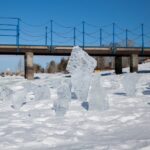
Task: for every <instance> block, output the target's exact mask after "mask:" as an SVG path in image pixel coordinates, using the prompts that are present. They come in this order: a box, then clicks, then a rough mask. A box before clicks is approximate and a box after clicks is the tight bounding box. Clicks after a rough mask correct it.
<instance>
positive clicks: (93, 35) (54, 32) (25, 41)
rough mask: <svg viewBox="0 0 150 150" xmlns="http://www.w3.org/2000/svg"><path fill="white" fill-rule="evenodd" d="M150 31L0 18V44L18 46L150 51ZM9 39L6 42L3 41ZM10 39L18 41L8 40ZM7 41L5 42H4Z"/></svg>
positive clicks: (139, 26)
mask: <svg viewBox="0 0 150 150" xmlns="http://www.w3.org/2000/svg"><path fill="white" fill-rule="evenodd" d="M148 30H149V31H150V28H148V27H147V28H145V26H144V24H141V25H138V26H137V27H136V28H134V29H128V28H123V27H120V26H119V25H118V24H116V23H112V24H108V25H94V24H90V23H88V22H85V21H83V22H81V23H79V24H77V25H75V26H65V25H63V24H61V23H58V22H56V21H55V20H48V21H46V22H45V23H44V24H41V25H33V24H29V23H26V22H25V21H24V20H22V19H21V18H5V17H0V44H15V45H17V46H18V50H19V45H45V46H49V47H53V46H54V45H58V46H59V45H68V46H74V45H80V46H82V47H83V48H84V47H86V46H97V47H112V49H113V52H114V53H115V47H141V48H142V52H143V51H144V48H145V47H150V32H148ZM4 37H6V38H4ZM9 37H12V38H13V39H15V41H13V40H8V38H9ZM4 39H5V40H4Z"/></svg>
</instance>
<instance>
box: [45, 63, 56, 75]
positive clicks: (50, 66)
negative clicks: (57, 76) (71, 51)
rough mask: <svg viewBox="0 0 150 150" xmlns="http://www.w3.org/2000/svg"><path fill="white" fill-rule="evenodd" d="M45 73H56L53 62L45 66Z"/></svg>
mask: <svg viewBox="0 0 150 150" xmlns="http://www.w3.org/2000/svg"><path fill="white" fill-rule="evenodd" d="M47 72H48V73H55V72H57V64H56V63H55V61H54V60H52V61H51V62H50V63H49V64H48V65H47Z"/></svg>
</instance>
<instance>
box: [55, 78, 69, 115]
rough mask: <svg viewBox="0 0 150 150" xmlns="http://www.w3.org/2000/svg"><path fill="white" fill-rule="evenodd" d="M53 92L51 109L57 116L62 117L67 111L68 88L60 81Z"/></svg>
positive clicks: (65, 83) (67, 85) (66, 84)
mask: <svg viewBox="0 0 150 150" xmlns="http://www.w3.org/2000/svg"><path fill="white" fill-rule="evenodd" d="M55 92H56V93H55V97H54V104H53V109H54V110H55V113H56V115H57V116H63V115H64V114H65V113H66V111H67V110H68V108H69V101H70V100H71V90H70V86H69V84H68V83H67V82H65V80H64V81H61V83H60V85H59V87H58V88H57V89H55Z"/></svg>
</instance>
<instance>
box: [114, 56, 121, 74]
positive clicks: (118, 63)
mask: <svg viewBox="0 0 150 150" xmlns="http://www.w3.org/2000/svg"><path fill="white" fill-rule="evenodd" d="M115 73H116V74H122V57H121V56H115Z"/></svg>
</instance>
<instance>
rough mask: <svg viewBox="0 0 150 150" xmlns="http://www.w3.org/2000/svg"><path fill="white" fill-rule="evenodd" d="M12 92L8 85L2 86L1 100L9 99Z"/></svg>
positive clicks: (0, 89)
mask: <svg viewBox="0 0 150 150" xmlns="http://www.w3.org/2000/svg"><path fill="white" fill-rule="evenodd" d="M11 94H12V90H10V89H9V88H8V87H7V86H2V85H1V86H0V101H7V100H9V99H10V95H11Z"/></svg>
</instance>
